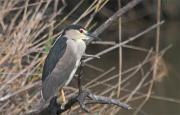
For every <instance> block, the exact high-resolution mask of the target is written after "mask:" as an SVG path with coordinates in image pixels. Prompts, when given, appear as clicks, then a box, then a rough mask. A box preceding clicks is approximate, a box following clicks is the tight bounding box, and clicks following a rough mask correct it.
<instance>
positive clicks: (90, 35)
mask: <svg viewBox="0 0 180 115" xmlns="http://www.w3.org/2000/svg"><path fill="white" fill-rule="evenodd" d="M85 35H86V36H87V38H86V39H84V41H85V43H86V44H87V45H88V44H89V43H90V42H91V41H93V40H99V41H101V39H100V38H98V37H96V36H94V35H92V34H90V33H86V34H85Z"/></svg>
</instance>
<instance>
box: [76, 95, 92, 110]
mask: <svg viewBox="0 0 180 115" xmlns="http://www.w3.org/2000/svg"><path fill="white" fill-rule="evenodd" d="M87 96H88V92H81V93H80V95H79V96H78V98H77V100H78V102H79V105H80V107H81V109H82V110H84V111H85V112H87V113H89V112H90V110H89V109H88V108H87V107H86V105H85V103H84V102H85V98H86V97H87Z"/></svg>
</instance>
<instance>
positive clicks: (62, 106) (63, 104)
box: [61, 102, 66, 110]
mask: <svg viewBox="0 0 180 115" xmlns="http://www.w3.org/2000/svg"><path fill="white" fill-rule="evenodd" d="M65 105H66V102H64V103H62V104H61V109H62V110H64V108H65Z"/></svg>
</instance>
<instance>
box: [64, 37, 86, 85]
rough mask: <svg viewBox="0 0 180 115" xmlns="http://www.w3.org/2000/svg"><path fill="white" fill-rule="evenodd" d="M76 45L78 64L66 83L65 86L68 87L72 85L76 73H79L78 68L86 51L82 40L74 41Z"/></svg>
mask: <svg viewBox="0 0 180 115" xmlns="http://www.w3.org/2000/svg"><path fill="white" fill-rule="evenodd" d="M74 43H75V45H74V50H75V53H76V57H77V61H76V64H75V66H74V69H73V71H72V72H71V74H70V76H69V79H68V80H67V82H66V83H65V86H67V85H68V84H69V83H70V81H71V80H72V78H73V76H74V75H75V73H76V71H77V69H78V67H79V65H80V60H81V57H82V55H83V54H84V52H85V49H86V44H85V42H84V41H82V40H81V39H79V40H76V41H74Z"/></svg>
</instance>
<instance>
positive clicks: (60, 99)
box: [57, 89, 66, 109]
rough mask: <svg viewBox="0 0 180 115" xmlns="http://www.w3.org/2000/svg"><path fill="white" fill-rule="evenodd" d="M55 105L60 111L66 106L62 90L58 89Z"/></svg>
mask: <svg viewBox="0 0 180 115" xmlns="http://www.w3.org/2000/svg"><path fill="white" fill-rule="evenodd" d="M57 103H58V104H60V105H61V108H62V109H63V108H64V105H65V104H66V98H65V95H64V90H63V89H59V94H58V98H57Z"/></svg>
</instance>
